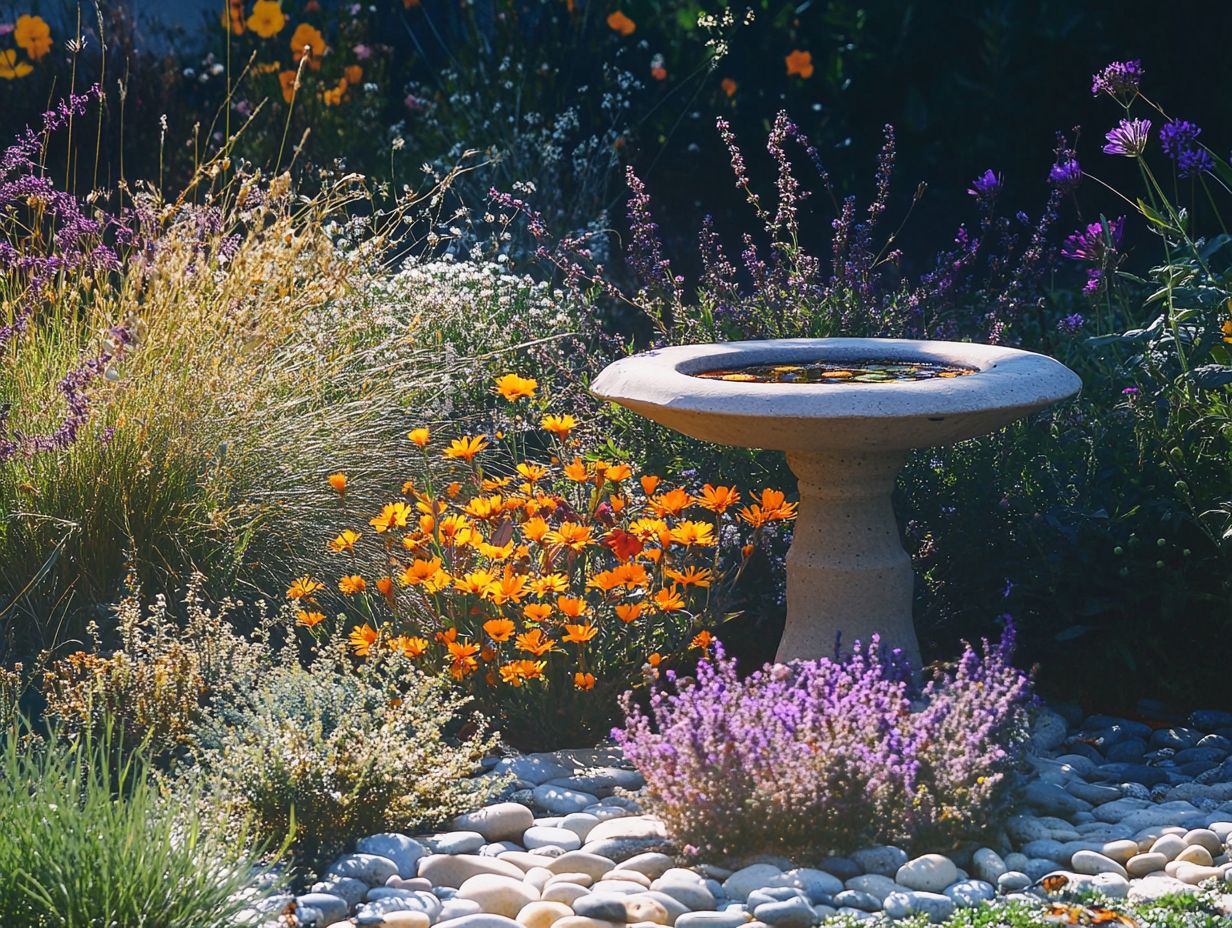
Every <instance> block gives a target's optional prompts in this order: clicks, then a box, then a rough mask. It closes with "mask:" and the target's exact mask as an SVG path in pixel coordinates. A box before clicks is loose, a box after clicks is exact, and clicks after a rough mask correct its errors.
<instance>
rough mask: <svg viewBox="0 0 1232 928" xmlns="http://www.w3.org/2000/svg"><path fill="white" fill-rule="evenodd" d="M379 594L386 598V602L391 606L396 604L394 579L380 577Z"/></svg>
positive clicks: (377, 582) (378, 580)
mask: <svg viewBox="0 0 1232 928" xmlns="http://www.w3.org/2000/svg"><path fill="white" fill-rule="evenodd" d="M376 588H377V592H379V593H380V594H381V595H382V596H384V597H385V601H386V602H388V603H389V604H390V605H391V606H392V605H393V604H394V581H393V578H392V577H378V578H377V581H376Z"/></svg>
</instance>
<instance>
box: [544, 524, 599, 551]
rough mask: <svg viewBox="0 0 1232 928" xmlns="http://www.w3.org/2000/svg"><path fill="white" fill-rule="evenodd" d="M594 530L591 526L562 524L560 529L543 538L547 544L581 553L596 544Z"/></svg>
mask: <svg viewBox="0 0 1232 928" xmlns="http://www.w3.org/2000/svg"><path fill="white" fill-rule="evenodd" d="M594 540H595V539H594V530H593V529H592V528H591V527H590V526H589V525H579V524H578V523H576V522H562V523H560V526H559V527H558V528H555V529H553V530H552V531H550V532H548V533H547V534H546V535H544V536H543V541H544V543H545V544H549V545H560V546H561V547H562V548H568V549H569V550H570V551H581V550H582V549H583V548H585V547H586V546H587V545H590V544H593V543H594Z"/></svg>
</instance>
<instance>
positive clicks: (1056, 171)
mask: <svg viewBox="0 0 1232 928" xmlns="http://www.w3.org/2000/svg"><path fill="white" fill-rule="evenodd" d="M1048 182H1049V183H1051V184H1052V185H1053V186H1054V187H1056V188H1057V189H1058V190H1060V191H1062V192H1063V193H1069V192H1070V191H1071V190H1074V189H1075V188H1077V186H1078V184H1080V183H1081V182H1082V166H1081V165H1080V164H1079V163H1078V159H1077V158H1068V159H1066V160H1065V161H1059V162H1057V163H1056V164H1054V165H1053V166H1052V168H1051V169H1050V170H1049V171H1048Z"/></svg>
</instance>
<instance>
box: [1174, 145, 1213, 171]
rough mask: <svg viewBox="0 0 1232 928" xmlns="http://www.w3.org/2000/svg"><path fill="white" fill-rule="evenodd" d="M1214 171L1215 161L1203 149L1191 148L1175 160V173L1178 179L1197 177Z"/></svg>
mask: <svg viewBox="0 0 1232 928" xmlns="http://www.w3.org/2000/svg"><path fill="white" fill-rule="evenodd" d="M1214 169H1215V159H1214V158H1212V157H1211V153H1210V152H1209V151H1207V150H1206V149H1205V148H1191V149H1190V150H1189V151H1183V152H1181V154H1180V156H1179V157H1177V159H1176V173H1177V175H1178V176H1180V177H1197V176H1198V175H1199V174H1207V173H1209V172H1211V171H1213V170H1214Z"/></svg>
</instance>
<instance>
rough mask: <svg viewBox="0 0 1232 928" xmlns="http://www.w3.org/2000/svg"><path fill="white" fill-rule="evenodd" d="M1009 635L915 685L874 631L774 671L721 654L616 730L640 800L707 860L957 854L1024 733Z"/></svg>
mask: <svg viewBox="0 0 1232 928" xmlns="http://www.w3.org/2000/svg"><path fill="white" fill-rule="evenodd" d="M1013 648H1014V631H1013V628H1012V626H1007V628H1006V631H1005V633H1004V634H1003V636H1002V638H1001V640H1000V641H999V642H998V643H996V644H990V643H989V642H988V641H987V640H985V641H984V642H983V643H982V647H981V649H980V650H979V651H977V650H976V649H975V648H973V647H971V646H970V645H967V646H966V648H965V650H964V651H963V654H962V656H961V657H960V658H959V660H958V661H957V663H956V664H955V665H954V666H953V667H952V668H950V669H947V670H945V671H944V672H941V673H938V674H937V675H936V676H935V677H934V678H933V679H932V680H930V681H929V682H928V683H927V684H926V685H925V686H924V687H923V689H922V690H917V689H916V688H915V687H914V685H913V683H912V681H911V673H910V668H909V667H907V666H906V663H905V661H904V659H903V658H902V656H901V654H900V653H899V652H898V651H896V650H895V651H890V652H888V653H887V651H886V649H884V648H882V647H881V645H880V643H879V641H878V639H877V637H876V636H874V637H873V639H872V640H871V641H870V642H869V644H868V645H867V646H861V645H860V643H859V642H857V643H856V645H855V647H854V649H853V652H852V653H851V655H850V656H848V657H846V658H845V659H834V660H831V659H828V658H825V659H822V660H817V661H795V662H792V663H790V664H774V665H767V666H766V667H764V668H763V669H762V670H760V671H757V672H756V673H754V674H752V675H751V676H749V677H748V678H747V679H744V680H741V679H740V677H739V675H738V674H737V670H736V662H735V660H732V659H728V658H726V657H725V655H724V653H723V650H722V648H721V647H716V649H715V653H714V655H713V657H712V658H709V659H704V660H702V661H701V662H700V663H699V664H698V667H697V674H696V677H695V678H685V677H680V676H678V675H676V674H675V673H674V672H671V671H669V672H668V673H667V674H666V682H667V686H666V687H665V688H659V689H656V690H655V691H654V692H653V693H652V695H651V696H650V698H649V699H650V701H649V709H648V710H643V709H642V708H641V707H639V706H638V705H637V704H636V703H635V702H634V701H633V699H632V697H631V696H626V697H625V712H626V716H627V718H626V723H625V727H624V728H623V729H617V730H615V731H614V732H613V736H614V737H615V738H616V740H617V742H618V743H619V744H620V745H621V747H622V748H623V749H624V751H625V754H626V756H627V757H628V758H629V759H630V760H631V761H632V762H633V763H634V764H635V765H636V766H637V768H638V770H639V771H640V772H641V774H642V775H643V776H644V777H645V778H646V786H647V805H648V808H649V809H650V810H652V811H653V812H654V813H655V814H657V815H659V816H661V817H662V818H663V820H664V821H665V822H666V824H667V827H668V831H669V833H670V835H671V836H672V837H673V839H674V840H675V841H677V843H678V844H679V845H680V846H681V847H682V848H683V849H685V851H686V852H687V853H689V854H691V855H695V856H705V857H706V858H708V859H736V858H740V857H748V856H751V855H755V854H757V853H762V852H768V853H776V854H789V855H819V854H825V853H831V852H842V851H846V850H850V849H852V848H855V847H859V846H866V845H868V844H870V843H875V842H893V843H897V844H903V845H908V846H924V845H927V846H928V847H930V848H934V849H935V848H937V847H944V846H949V845H952V844H954V843H956V842H957V841H959V840H960V839H963V838H966V837H971V836H974V835H977V834H979V833H981V832H983V831H986V830H987V829H989V828H990V827H993V826H994V825H995V823H996V821H997V819H998V817H999V816H1000V815H1001V814H1002V813H1003V812H1004V811H1005V810H1006V806H1007V801H1006V800H1007V793H1008V790H1007V787H1008V785H1009V783H1010V781H1011V778H1012V771H1013V768H1014V766H1015V762H1016V759H1017V756H1018V752H1019V750H1020V748H1021V746H1022V745H1023V743H1024V740H1025V734H1026V715H1027V708H1028V705H1029V703H1030V701H1031V695H1030V692H1031V687H1030V680H1029V678H1028V676H1027V674H1025V673H1023V672H1022V671H1020V670H1017V669H1015V668H1014V667H1013V666H1012V665H1011V663H1010V658H1011V655H1012V652H1013Z"/></svg>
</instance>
